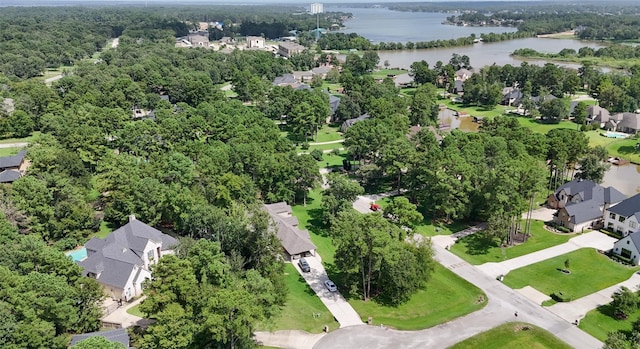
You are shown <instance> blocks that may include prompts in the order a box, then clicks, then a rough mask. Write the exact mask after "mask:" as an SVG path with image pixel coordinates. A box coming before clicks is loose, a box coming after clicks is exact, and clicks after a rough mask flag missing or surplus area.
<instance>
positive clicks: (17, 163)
mask: <svg viewBox="0 0 640 349" xmlns="http://www.w3.org/2000/svg"><path fill="white" fill-rule="evenodd" d="M26 154H27V151H26V150H21V151H19V152H18V154H17V155H11V156H4V157H1V158H0V183H11V182H13V181H16V180H18V178H20V177H22V176H23V175H24V173H25V171H26V169H27V167H28V162H27V161H26V158H25V156H26Z"/></svg>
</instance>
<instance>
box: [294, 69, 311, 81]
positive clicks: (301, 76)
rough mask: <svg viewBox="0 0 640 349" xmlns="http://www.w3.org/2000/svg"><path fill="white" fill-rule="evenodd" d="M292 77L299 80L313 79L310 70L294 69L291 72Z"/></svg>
mask: <svg viewBox="0 0 640 349" xmlns="http://www.w3.org/2000/svg"><path fill="white" fill-rule="evenodd" d="M293 77H294V78H295V79H296V80H297V81H300V82H305V81H311V79H313V72H312V71H311V70H307V71H301V70H295V71H294V72H293Z"/></svg>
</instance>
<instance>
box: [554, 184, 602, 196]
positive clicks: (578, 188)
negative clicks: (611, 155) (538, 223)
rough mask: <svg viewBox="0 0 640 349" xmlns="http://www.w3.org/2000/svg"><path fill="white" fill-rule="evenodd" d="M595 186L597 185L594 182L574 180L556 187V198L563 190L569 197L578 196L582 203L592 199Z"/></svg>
mask: <svg viewBox="0 0 640 349" xmlns="http://www.w3.org/2000/svg"><path fill="white" fill-rule="evenodd" d="M597 186H598V184H597V183H596V182H594V181H590V180H588V179H575V180H573V181H571V182H567V183H565V184H563V185H561V186H560V187H558V189H557V190H556V197H557V196H558V194H560V192H561V191H563V190H564V192H565V193H566V194H567V195H569V196H575V195H579V197H580V198H582V201H587V200H591V198H592V197H593V189H594V188H595V187H597Z"/></svg>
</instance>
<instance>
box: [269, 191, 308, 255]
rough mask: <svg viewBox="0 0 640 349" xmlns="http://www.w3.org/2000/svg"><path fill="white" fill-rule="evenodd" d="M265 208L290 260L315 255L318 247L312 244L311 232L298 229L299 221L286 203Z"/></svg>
mask: <svg viewBox="0 0 640 349" xmlns="http://www.w3.org/2000/svg"><path fill="white" fill-rule="evenodd" d="M264 208H265V209H266V210H267V212H268V213H269V216H271V219H272V220H273V222H274V223H275V228H276V235H277V236H278V239H279V240H280V243H281V244H282V248H283V249H284V250H285V252H286V254H287V257H288V258H289V259H297V258H300V257H304V256H306V255H315V252H316V245H314V244H313V242H311V238H310V236H309V232H308V231H306V230H300V229H299V228H298V219H297V218H296V217H295V216H293V215H292V211H291V206H289V205H288V204H287V203H286V202H278V203H275V204H265V205H264Z"/></svg>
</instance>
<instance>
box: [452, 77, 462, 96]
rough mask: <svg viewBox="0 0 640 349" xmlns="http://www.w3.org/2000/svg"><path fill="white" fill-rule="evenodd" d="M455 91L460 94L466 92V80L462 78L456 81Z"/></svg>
mask: <svg viewBox="0 0 640 349" xmlns="http://www.w3.org/2000/svg"><path fill="white" fill-rule="evenodd" d="M453 92H455V93H457V94H458V95H460V96H461V95H462V94H464V81H462V80H456V81H454V85H453Z"/></svg>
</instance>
